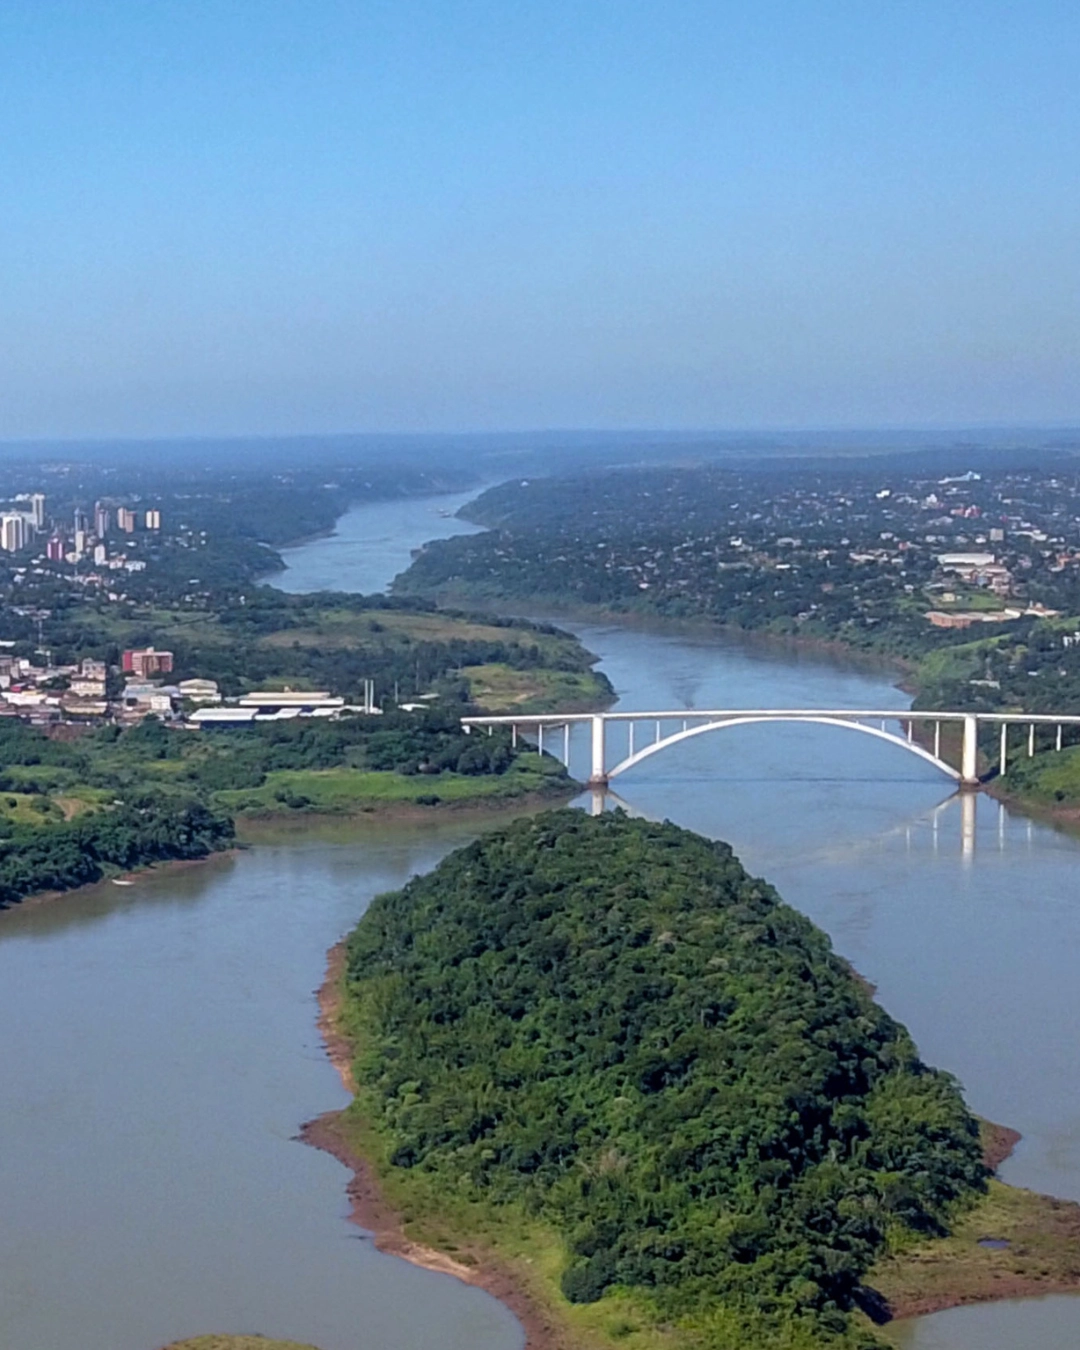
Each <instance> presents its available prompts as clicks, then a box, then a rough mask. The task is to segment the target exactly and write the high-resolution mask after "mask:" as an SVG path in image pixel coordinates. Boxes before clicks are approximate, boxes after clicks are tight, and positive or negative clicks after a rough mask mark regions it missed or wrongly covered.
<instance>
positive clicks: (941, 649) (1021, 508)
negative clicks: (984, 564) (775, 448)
mask: <svg viewBox="0 0 1080 1350" xmlns="http://www.w3.org/2000/svg"><path fill="white" fill-rule="evenodd" d="M950 459H951V460H952V461H955V462H954V463H953V465H952V467H951V468H949V467H948V464H949V460H950ZM971 464H975V465H976V466H977V468H978V469H979V470H980V472H974V471H969V472H960V471H959V470H961V469H962V468H963V466H964V465H968V466H969V469H970V466H971ZM465 514H467V515H468V516H469V518H470V519H471V520H474V521H476V522H477V523H479V524H483V525H486V526H487V527H488V529H487V531H486V532H485V533H483V534H478V535H469V536H463V537H459V538H454V539H446V540H439V541H436V542H435V543H433V544H431V545H429V546H428V547H427V548H426V549H425V550H424V552H423V553H422V554H421V555H420V556H419V557H418V558H417V560H416V561H415V562H414V564H413V566H412V567H411V568H410V569H409V570H408V572H406V573H405V574H404V575H403V576H402V577H400V578H398V580H397V582H396V583H395V591H396V593H397V594H398V595H401V596H413V597H421V596H422V597H424V598H437V599H440V600H443V601H445V602H448V603H449V602H454V603H465V602H468V603H470V604H477V603H481V604H485V605H491V606H493V607H500V608H502V609H505V608H506V607H507V606H508V605H510V604H521V603H527V604H529V605H530V606H533V607H543V606H546V607H547V608H548V609H549V610H552V611H555V610H558V609H559V608H562V609H564V610H565V609H569V610H577V611H586V612H595V613H602V614H606V615H614V616H625V617H628V618H633V617H635V616H638V617H657V618H660V619H663V620H667V621H679V622H683V623H685V622H698V623H707V624H712V625H722V626H724V627H728V628H732V629H738V630H740V631H743V632H748V633H756V634H762V635H764V636H767V637H770V638H774V639H787V640H797V641H801V642H809V643H828V644H835V645H838V646H840V647H842V648H843V649H845V650H847V651H850V652H854V653H862V654H866V655H868V656H872V657H876V658H881V659H885V660H888V661H890V662H894V663H897V664H900V665H901V666H902V667H903V669H904V672H905V685H906V687H909V688H910V689H911V690H912V692H913V693H914V695H915V706H916V707H917V708H920V709H932V708H935V707H937V708H943V707H949V708H956V709H966V710H971V711H1028V712H1036V713H1037V712H1080V636H1078V633H1080V472H1078V468H1077V459H1076V458H1075V456H1070V455H1066V454H1056V455H1043V456H1042V457H1041V458H1039V457H1038V456H1036V457H1035V458H1034V460H1033V458H1032V456H1031V455H1030V454H1027V455H1024V454H1018V453H1015V452H1014V453H1012V454H1010V455H1005V454H995V455H987V454H985V453H984V454H980V453H979V452H977V451H970V450H967V449H965V450H964V451H962V452H959V453H957V452H953V453H952V454H951V456H950V455H948V454H945V453H940V454H934V455H933V456H925V455H924V456H919V455H913V456H881V457H875V458H873V459H850V460H844V459H840V458H834V459H830V460H817V461H815V460H790V461H786V462H785V461H777V460H773V461H765V462H763V463H760V464H753V465H751V464H742V465H739V464H731V465H726V466H719V465H710V466H698V467H694V468H646V469H637V470H620V471H609V472H605V473H598V474H592V475H588V474H585V475H578V476H576V477H573V478H555V479H540V480H531V481H528V482H517V481H515V482H510V483H504V484H502V485H500V486H499V487H496V488H492V489H490V490H489V491H487V492H485V493H484V494H482V495H481V496H480V497H479V498H478V499H477V500H476V501H475V502H473V503H470V505H469V507H468V508H467V512H466V513H465ZM957 551H959V552H961V553H963V552H964V551H967V552H969V553H970V552H974V553H975V554H978V553H984V554H986V555H987V556H991V555H992V556H994V557H995V558H996V559H997V562H998V564H1000V568H1001V569H1003V573H1004V575H999V578H998V580H999V581H1000V582H1001V583H1002V584H1003V585H1004V587H1005V591H1004V593H1003V594H999V595H995V594H992V593H991V592H990V590H989V589H988V588H986V587H981V586H973V585H970V584H967V583H965V582H964V581H962V580H961V579H960V578H959V577H958V576H957V575H956V574H955V573H954V572H950V571H948V570H945V569H943V568H942V567H941V565H940V564H939V559H940V558H941V557H942V556H943V555H946V554H948V553H950V552H957ZM1008 606H1011V607H1012V615H1013V617H1011V618H1008V619H1005V618H1001V619H999V620H998V621H994V622H981V621H980V622H977V623H974V622H972V623H971V624H970V626H969V627H967V628H963V627H943V626H938V625H936V624H932V623H931V622H930V621H929V619H928V617H927V614H928V611H937V612H938V613H939V615H940V616H945V617H947V616H948V614H949V612H950V611H961V612H967V614H968V615H970V614H972V613H975V614H980V613H982V614H990V615H993V614H994V613H997V614H998V615H1001V614H1002V613H1003V610H1004V608H1005V607H1008ZM1037 606H1042V607H1043V609H1044V610H1052V611H1055V612H1053V613H1044V612H1043V611H1041V610H1039V609H1038V608H1035V607H1037ZM1024 610H1028V611H1029V612H1026V613H1023V612H1022V611H1024ZM961 618H963V614H961ZM1078 735H1080V733H1078V732H1077V730H1076V729H1072V730H1069V729H1066V733H1065V739H1066V743H1068V742H1069V741H1070V740H1074V741H1075V740H1076V739H1077V738H1078ZM992 740H993V736H992V733H991V732H990V731H987V732H986V741H985V744H984V746H983V750H984V753H985V764H986V766H987V769H988V771H990V772H993V766H994V765H995V763H996V746H995V745H994V744H992ZM1053 745H1054V731H1053V729H1052V728H1051V729H1050V730H1048V731H1045V732H1040V733H1039V734H1038V735H1037V737H1036V749H1037V750H1038V751H1040V752H1042V751H1045V750H1049V749H1051V748H1052V747H1053ZM1025 754H1026V750H1025ZM1012 763H1013V765H1014V768H1013V770H1012V771H1011V772H1010V773H1009V775H1008V777H1007V779H1006V780H1005V781H1004V782H1003V783H1001V784H999V785H998V787H999V788H1001V789H1002V790H1004V791H1005V792H1006V793H1008V794H1010V795H1013V796H1017V797H1023V798H1024V799H1025V800H1029V801H1032V802H1036V803H1038V804H1040V805H1045V806H1050V807H1051V808H1054V807H1058V808H1060V807H1062V806H1064V807H1065V808H1070V807H1072V806H1075V805H1076V804H1080V758H1077V757H1075V756H1074V757H1072V758H1070V759H1069V760H1068V761H1066V762H1065V763H1062V762H1061V761H1059V759H1058V758H1057V756H1056V755H1054V754H1044V753H1039V754H1037V755H1036V757H1035V758H1034V760H1033V761H1032V762H1031V763H1021V761H1020V760H1018V759H1015V758H1014V759H1013V761H1012Z"/></svg>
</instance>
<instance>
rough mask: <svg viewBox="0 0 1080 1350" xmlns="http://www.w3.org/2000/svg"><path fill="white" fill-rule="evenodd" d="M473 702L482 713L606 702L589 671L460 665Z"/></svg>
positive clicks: (574, 709) (587, 706)
mask: <svg viewBox="0 0 1080 1350" xmlns="http://www.w3.org/2000/svg"><path fill="white" fill-rule="evenodd" d="M461 673H462V675H464V676H465V678H466V679H467V680H468V681H469V689H470V692H471V693H472V697H473V699H474V701H475V702H476V703H478V704H480V706H481V707H482V708H483V709H484V711H485V712H490V713H500V712H537V713H539V712H578V711H582V710H587V709H590V708H595V707H597V705H598V704H602V703H604V702H606V701H607V697H608V691H607V690H606V689H605V688H604V686H603V685H602V684H601V683H600V681H599V680H598V679H597V678H596V676H595V675H593V673H592V671H583V672H578V671H573V670H515V669H513V668H512V667H510V666H506V665H501V664H491V665H485V666H463V667H462V671H461Z"/></svg>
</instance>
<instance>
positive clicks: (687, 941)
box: [346, 811, 986, 1350]
mask: <svg viewBox="0 0 1080 1350" xmlns="http://www.w3.org/2000/svg"><path fill="white" fill-rule="evenodd" d="M346 1007H347V1014H346V1015H347V1026H348V1028H349V1029H350V1030H351V1032H352V1033H353V1035H354V1036H355V1038H356V1043H357V1044H358V1046H359V1048H360V1053H359V1056H358V1059H357V1063H356V1076H357V1082H358V1084H359V1093H358V1100H357V1104H356V1107H355V1108H354V1113H355V1115H356V1117H357V1118H358V1119H359V1120H360V1121H361V1122H362V1124H361V1127H360V1128H361V1129H362V1130H366V1131H367V1133H368V1136H369V1138H373V1139H374V1140H375V1144H374V1145H373V1147H374V1148H375V1151H376V1152H378V1153H381V1155H382V1158H383V1162H384V1170H385V1172H386V1174H387V1180H388V1185H389V1186H390V1187H391V1193H392V1195H393V1196H394V1197H395V1199H396V1200H397V1201H398V1202H399V1203H402V1202H404V1208H405V1209H406V1211H407V1212H408V1211H409V1209H410V1208H412V1210H413V1211H419V1210H423V1209H424V1208H425V1207H426V1208H427V1210H428V1212H438V1213H439V1214H440V1216H441V1218H440V1222H442V1223H443V1225H444V1227H446V1225H449V1228H450V1230H452V1231H451V1236H454V1237H458V1238H465V1239H467V1238H468V1237H469V1233H468V1232H465V1231H464V1230H465V1228H466V1227H467V1226H470V1225H471V1226H472V1227H473V1229H474V1230H475V1229H476V1228H477V1225H481V1226H483V1227H484V1229H485V1233H486V1240H489V1241H491V1242H492V1243H493V1244H494V1245H495V1246H496V1247H497V1246H498V1225H499V1222H500V1220H499V1216H500V1215H501V1216H504V1218H505V1220H506V1223H507V1224H508V1225H510V1226H512V1227H513V1228H514V1231H515V1232H516V1233H517V1234H518V1235H519V1236H518V1238H517V1239H516V1245H515V1252H516V1255H517V1256H520V1257H522V1258H523V1260H525V1261H526V1262H530V1263H533V1262H534V1258H535V1262H534V1269H535V1271H536V1272H537V1278H538V1279H540V1280H541V1283H542V1281H543V1278H547V1280H548V1285H549V1286H550V1288H549V1291H548V1292H549V1293H550V1300H549V1301H550V1302H551V1305H552V1306H553V1307H556V1306H557V1307H559V1308H561V1309H562V1310H563V1312H564V1313H565V1316H566V1318H567V1319H568V1321H569V1322H570V1324H571V1325H576V1326H577V1327H578V1328H579V1329H581V1330H582V1333H583V1339H582V1342H581V1343H582V1344H606V1343H609V1342H614V1341H621V1342H622V1343H624V1344H626V1345H629V1346H639V1345H640V1346H646V1345H647V1346H650V1347H651V1346H653V1345H660V1344H665V1345H680V1346H681V1345H702V1346H706V1345H707V1346H711V1347H715V1348H716V1350H720V1348H721V1347H723V1348H725V1350H726V1348H727V1347H732V1350H734V1347H744V1346H747V1345H751V1344H753V1345H755V1346H757V1347H761V1350H766V1347H792V1348H793V1350H794V1347H802V1346H807V1347H809V1346H820V1345H825V1344H833V1343H836V1344H845V1345H854V1344H859V1343H869V1342H868V1341H867V1335H868V1333H866V1332H865V1331H860V1330H856V1329H855V1326H854V1323H853V1321H852V1318H851V1317H850V1310H851V1309H852V1307H853V1303H854V1300H855V1297H856V1294H857V1290H858V1287H859V1283H860V1279H861V1277H862V1275H863V1274H864V1272H865V1271H867V1270H868V1269H869V1267H870V1265H871V1264H872V1263H873V1261H874V1259H875V1257H876V1256H877V1255H878V1254H879V1253H881V1252H882V1251H883V1250H885V1249H886V1247H887V1246H889V1245H890V1239H891V1240H892V1241H893V1242H894V1243H895V1242H896V1241H899V1240H902V1239H903V1238H904V1235H905V1234H907V1235H913V1234H919V1235H924V1236H930V1235H938V1234H942V1233H944V1232H945V1231H947V1229H948V1227H949V1221H950V1214H951V1212H952V1211H953V1210H955V1209H957V1208H958V1207H962V1205H963V1204H964V1202H965V1201H966V1200H968V1199H971V1198H973V1197H974V1196H975V1195H976V1193H978V1192H981V1191H982V1190H983V1189H984V1188H985V1178H986V1174H985V1169H984V1167H983V1164H982V1160H981V1153H980V1148H979V1140H978V1129H977V1124H976V1121H975V1120H974V1118H973V1117H972V1116H971V1114H970V1113H969V1112H968V1110H967V1109H966V1107H965V1105H964V1102H963V1100H962V1098H961V1096H960V1092H959V1090H958V1088H957V1086H956V1084H955V1082H954V1081H953V1079H952V1078H950V1077H949V1076H948V1075H947V1074H943V1073H940V1072H937V1071H935V1070H933V1069H929V1068H927V1067H926V1066H925V1065H924V1064H922V1063H921V1062H920V1060H919V1058H918V1055H917V1052H916V1050H915V1047H914V1045H913V1044H912V1042H911V1039H910V1037H909V1036H908V1034H907V1032H906V1031H905V1030H904V1028H903V1027H901V1026H899V1025H898V1024H897V1023H896V1022H894V1021H893V1020H892V1019H891V1018H890V1017H889V1016H888V1015H887V1014H886V1013H885V1012H883V1011H882V1010H881V1009H880V1008H879V1007H878V1006H877V1005H876V1004H875V1003H874V1002H873V1001H872V999H871V997H870V995H869V994H868V992H867V991H866V990H865V989H864V988H863V987H862V985H861V984H860V983H859V981H858V980H857V979H856V978H855V977H854V976H853V974H852V973H851V971H850V969H849V968H848V967H847V965H846V964H845V963H844V962H843V961H841V960H840V959H839V958H837V957H836V956H835V955H834V954H833V952H832V950H831V947H830V943H829V940H828V938H827V937H826V936H825V935H824V934H823V933H821V932H820V931H819V930H817V929H816V928H815V927H814V926H813V925H812V924H811V923H810V922H809V921H808V920H807V919H805V918H803V917H802V916H800V915H799V914H797V913H796V912H795V911H794V910H792V909H790V908H789V907H788V906H786V905H784V904H783V903H782V902H781V901H780V900H779V898H778V896H777V895H776V893H775V892H774V891H773V890H772V889H771V888H770V887H769V886H768V885H767V884H765V883H764V882H761V881H758V880H755V879H754V878H752V877H750V876H748V875H747V873H746V872H745V871H744V870H743V868H742V867H741V866H740V864H739V863H738V861H737V860H736V859H735V857H734V856H733V854H732V852H731V850H730V848H729V847H728V846H726V845H724V844H718V843H712V842H710V841H708V840H705V839H702V838H700V837H699V836H696V835H693V834H690V833H688V832H687V831H685V830H681V829H678V828H676V827H675V826H673V825H669V824H664V825H656V824H651V823H647V822H643V821H633V820H630V819H628V818H626V817H624V816H621V815H605V816H603V817H600V818H596V819H591V818H589V817H586V816H584V815H582V814H580V813H577V812H570V811H561V812H552V813H549V814H546V815H544V816H541V817H539V818H535V819H533V820H529V821H519V822H517V823H515V824H514V825H512V826H511V827H509V828H508V829H506V830H504V831H501V832H499V833H496V834H492V835H488V836H487V837H485V838H483V839H481V840H479V841H477V842H476V843H473V844H471V845H469V846H468V847H466V848H463V849H461V850H459V851H458V852H456V853H454V854H452V855H451V856H450V857H449V858H447V859H446V860H445V861H444V862H443V863H442V864H441V865H440V866H439V867H438V868H437V869H436V870H435V871H434V872H433V873H432V874H431V875H429V876H426V877H421V878H417V879H416V880H414V881H412V882H411V883H410V884H409V885H408V886H407V887H406V888H405V889H404V890H402V891H398V892H395V893H393V894H390V895H385V896H382V897H380V898H379V899H378V900H376V901H375V903H374V904H373V905H372V906H371V908H370V910H369V911H368V912H367V914H366V915H365V917H364V919H363V920H362V922H361V923H360V925H359V927H358V928H357V930H356V932H355V933H354V934H353V936H352V938H351V940H350V943H349V951H348V972H347V990H346ZM455 1216H456V1217H455ZM488 1217H491V1218H492V1224H491V1225H489V1224H488V1223H487V1218H488ZM455 1224H456V1230H455ZM507 1231H509V1230H507ZM522 1233H524V1234H525V1237H524V1239H522V1238H521V1237H520V1235H521V1234H522ZM473 1235H475V1231H474V1234H473ZM552 1244H554V1248H555V1254H554V1256H552V1255H551V1247H552ZM534 1283H535V1281H534ZM571 1305H576V1307H574V1306H571ZM607 1308H610V1309H612V1310H617V1311H618V1317H616V1318H614V1319H613V1318H612V1317H607V1318H606V1319H605V1314H604V1310H605V1309H607ZM586 1332H587V1333H588V1334H585V1333H586ZM601 1333H602V1334H601Z"/></svg>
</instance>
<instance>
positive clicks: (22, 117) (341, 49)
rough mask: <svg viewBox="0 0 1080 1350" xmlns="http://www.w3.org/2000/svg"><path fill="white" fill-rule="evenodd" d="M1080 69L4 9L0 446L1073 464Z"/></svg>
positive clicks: (803, 44) (1060, 63) (895, 25)
mask: <svg viewBox="0 0 1080 1350" xmlns="http://www.w3.org/2000/svg"><path fill="white" fill-rule="evenodd" d="M1078 58H1080V11H1078V10H1077V8H1076V6H1075V5H1071V4H1067V3H1064V0H1032V3H1031V4H1029V5H1026V6H1023V7H1022V8H1020V7H1017V6H1015V5H1013V4H1008V3H1005V0H986V3H984V4H982V5H979V6H972V5H970V4H969V3H966V0H935V3H933V4H929V3H922V2H921V0H917V3H915V4H912V5H909V6H906V7H904V8H903V10H902V11H901V10H899V9H896V10H894V9H891V8H888V7H880V6H867V5H865V4H861V3H858V2H857V0H828V2H827V3H825V4H822V5H812V6H810V5H804V4H800V3H797V0H761V2H760V3H759V4H757V5H755V6H753V7H752V8H751V7H748V6H742V5H734V4H716V3H713V2H710V0H667V3H664V4H661V3H659V0H589V3H586V4H584V5H583V4H581V3H578V2H577V0H541V2H540V3H538V4H536V5H533V6H527V7H507V6H504V5H499V4H496V3H494V0H423V2H422V3H421V2H420V0H399V3H397V4H394V5H389V4H386V3H384V2H383V0H305V3H300V0H226V2H225V3H222V2H221V0H213V3H211V0H190V3H187V4H184V5H152V6H148V5H146V4H144V3H141V0H112V3H110V4H109V5H107V6H99V5H86V4H84V3H81V0H55V3H50V4H48V5H42V4H40V2H39V0H33V2H32V0H11V3H9V4H7V5H5V6H4V7H3V12H2V13H0V77H2V79H3V85H4V89H5V94H6V98H5V100H4V105H3V108H2V110H0V130H2V133H3V134H2V136H0V167H2V169H3V174H4V181H5V187H6V192H5V211H4V212H3V214H2V216H0V247H2V249H3V256H4V259H5V264H6V265H5V266H4V268H3V269H2V270H0V307H2V309H0V312H2V313H3V318H4V322H3V324H0V440H3V441H18V442H25V441H39V440H41V441H53V440H60V439H65V440H77V441H91V440H93V441H102V440H107V441H112V440H120V439H122V440H139V441H144V442H145V441H157V440H161V439H166V440H171V439H176V438H182V439H189V438H201V439H207V438H220V437H236V436H239V437H250V436H290V435H291V436H317V435H350V434H383V435H392V434H397V435H408V434H427V433H443V434H448V435H477V434H484V433H489V434H494V435H512V434H516V433H522V434H530V435H535V434H544V435H553V434H557V433H555V432H551V431H542V430H541V431H537V430H536V429H537V428H540V429H543V428H554V427H559V428H602V429H611V430H612V431H616V432H625V433H626V434H631V435H633V434H639V433H640V434H656V435H668V436H671V435H677V434H682V433H688V434H700V435H725V434H728V435H730V434H742V435H757V434H761V435H766V436H768V435H783V434H789V433H791V432H799V433H800V434H804V433H803V429H806V428H812V429H813V428H817V429H821V428H825V429H830V428H831V429H835V430H836V431H848V430H854V431H858V430H859V429H862V428H867V427H870V428H880V427H887V428H893V429H903V428H929V429H931V430H932V431H936V432H937V433H939V434H949V433H956V432H963V431H965V430H968V429H970V428H990V429H994V428H1001V427H1009V428H1013V429H1015V430H1017V431H1018V432H1020V431H1033V430H1043V429H1046V428H1048V427H1055V428H1056V427H1064V428H1072V427H1074V426H1077V425H1080V380H1078V379H1077V369H1078V364H1080V245H1078V242H1077V241H1078V239H1080V178H1078V176H1077V174H1076V172H1075V164H1076V162H1077V159H1078V150H1080V102H1078V100H1077V99H1076V96H1075V70H1076V69H1077V65H1078ZM460 428H469V430H467V431H462V430H460ZM710 428H721V429H723V430H719V431H712V430H709V429H710ZM558 434H562V433H558ZM589 434H599V433H598V432H596V433H594V432H589Z"/></svg>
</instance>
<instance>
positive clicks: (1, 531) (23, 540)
mask: <svg viewBox="0 0 1080 1350" xmlns="http://www.w3.org/2000/svg"><path fill="white" fill-rule="evenodd" d="M29 542H30V521H29V519H28V518H27V517H26V516H24V515H17V514H15V513H14V512H11V513H10V514H6V515H3V516H0V548H2V549H3V550H4V551H5V552H6V553H18V552H20V550H22V549H24V548H25V547H26V545H27V544H28V543H29Z"/></svg>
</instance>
